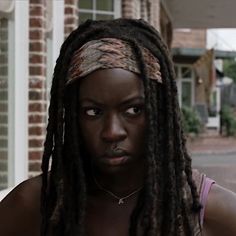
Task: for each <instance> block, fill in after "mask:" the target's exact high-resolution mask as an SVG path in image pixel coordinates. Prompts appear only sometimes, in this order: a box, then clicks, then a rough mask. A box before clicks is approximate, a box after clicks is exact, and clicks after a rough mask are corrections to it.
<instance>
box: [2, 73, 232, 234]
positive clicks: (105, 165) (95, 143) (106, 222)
mask: <svg viewBox="0 0 236 236" xmlns="http://www.w3.org/2000/svg"><path fill="white" fill-rule="evenodd" d="M79 94H80V95H79V105H80V108H79V124H80V127H81V132H82V137H83V140H84V143H85V145H86V147H87V150H88V155H86V157H84V158H87V160H88V161H89V162H90V164H91V167H92V170H93V172H92V173H90V176H91V182H89V186H88V208H87V212H86V216H85V226H86V235H88V236H90V235H92V236H96V235H104V236H108V235H113V236H118V235H119V236H121V235H122V236H128V227H129V217H130V214H131V212H132V210H133V209H134V207H135V205H136V202H137V196H138V194H135V195H133V196H132V197H130V198H128V199H127V200H126V201H125V204H124V205H121V206H119V205H118V204H117V200H116V199H114V198H113V197H111V196H110V195H109V194H107V193H106V192H104V191H102V190H100V189H99V188H98V186H97V185H96V184H94V181H93V177H92V176H95V177H96V179H97V181H98V182H99V183H100V184H101V185H102V186H103V187H105V188H106V189H109V190H110V191H112V192H114V193H116V194H117V195H119V196H124V195H127V194H129V193H130V192H132V191H133V190H135V189H137V188H138V187H139V186H141V185H142V183H143V175H144V173H145V159H144V155H143V153H144V146H143V145H144V144H143V140H144V138H145V128H146V121H145V110H144V91H143V86H142V82H141V80H140V78H139V77H138V76H137V75H136V74H133V73H131V72H127V71H124V70H121V69H110V70H100V71H96V72H94V73H92V74H90V75H89V76H87V78H85V79H84V80H83V81H81V84H80V90H79ZM111 150H112V151H111ZM114 150H115V151H114ZM117 150H118V151H117ZM40 189H41V178H40V177H39V176H38V177H35V178H32V179H30V180H27V181H25V182H23V183H22V184H20V185H19V186H18V187H16V188H15V189H14V190H13V191H12V192H11V193H10V194H9V195H8V196H7V197H6V198H5V199H4V200H3V201H2V202H1V203H0V222H1V223H0V232H1V235H2V236H19V235H24V236H39V231H40V222H41V218H40ZM235 219H236V194H234V193H232V192H230V191H228V190H226V189H224V188H222V187H220V186H218V185H217V184H214V185H213V186H212V188H211V190H210V193H209V196H208V200H207V205H206V211H205V221H204V225H203V235H204V236H212V235H214V236H218V235H219V236H222V235H224V236H232V235H236V226H235Z"/></svg>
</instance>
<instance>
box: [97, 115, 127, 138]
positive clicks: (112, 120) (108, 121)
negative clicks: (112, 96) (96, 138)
mask: <svg viewBox="0 0 236 236" xmlns="http://www.w3.org/2000/svg"><path fill="white" fill-rule="evenodd" d="M101 137H102V139H103V140H104V141H106V142H119V141H122V140H124V139H125V138H126V137H127V132H126V130H125V127H124V124H123V122H122V120H121V118H119V116H118V115H108V116H107V117H106V118H105V119H104V123H103V127H102V132H101Z"/></svg>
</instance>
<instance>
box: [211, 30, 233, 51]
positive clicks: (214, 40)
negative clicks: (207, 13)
mask: <svg viewBox="0 0 236 236" xmlns="http://www.w3.org/2000/svg"><path fill="white" fill-rule="evenodd" d="M207 47H208V48H215V49H220V50H226V51H236V29H210V30H208V32H207Z"/></svg>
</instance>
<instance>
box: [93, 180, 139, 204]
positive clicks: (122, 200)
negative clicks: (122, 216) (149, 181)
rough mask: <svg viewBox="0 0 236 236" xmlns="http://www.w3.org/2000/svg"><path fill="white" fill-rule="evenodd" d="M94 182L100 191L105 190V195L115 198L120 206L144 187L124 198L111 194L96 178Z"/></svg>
mask: <svg viewBox="0 0 236 236" xmlns="http://www.w3.org/2000/svg"><path fill="white" fill-rule="evenodd" d="M94 182H95V184H96V185H97V186H98V188H99V189H101V190H103V191H104V192H105V193H108V194H109V195H110V196H112V197H114V198H115V199H117V200H118V205H121V204H124V203H125V202H124V200H125V199H127V198H129V197H131V196H133V195H134V194H136V193H138V192H139V191H140V190H141V189H142V188H143V187H140V188H138V189H136V190H135V191H133V192H132V193H130V194H128V195H127V196H124V197H119V196H117V195H116V194H114V193H113V192H111V191H110V190H108V189H106V188H104V187H102V185H101V184H99V183H98V181H97V179H96V178H95V177H94Z"/></svg>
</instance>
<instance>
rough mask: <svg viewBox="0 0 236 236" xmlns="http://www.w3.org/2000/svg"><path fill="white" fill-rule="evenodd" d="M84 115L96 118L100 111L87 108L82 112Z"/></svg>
mask: <svg viewBox="0 0 236 236" xmlns="http://www.w3.org/2000/svg"><path fill="white" fill-rule="evenodd" d="M84 113H85V114H86V115H87V116H98V115H101V113H102V112H101V110H100V109H97V108H87V109H85V110H84Z"/></svg>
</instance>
